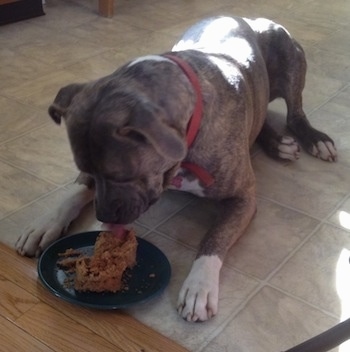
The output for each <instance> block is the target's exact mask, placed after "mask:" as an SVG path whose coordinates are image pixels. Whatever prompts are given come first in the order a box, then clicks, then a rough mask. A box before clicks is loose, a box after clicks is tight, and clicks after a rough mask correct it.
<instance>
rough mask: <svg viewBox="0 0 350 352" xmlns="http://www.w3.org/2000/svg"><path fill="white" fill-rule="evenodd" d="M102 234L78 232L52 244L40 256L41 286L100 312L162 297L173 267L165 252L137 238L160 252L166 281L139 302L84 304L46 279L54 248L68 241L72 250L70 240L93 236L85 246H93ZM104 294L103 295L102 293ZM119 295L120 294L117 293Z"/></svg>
mask: <svg viewBox="0 0 350 352" xmlns="http://www.w3.org/2000/svg"><path fill="white" fill-rule="evenodd" d="M100 232H103V230H92V231H83V232H78V233H74V234H70V235H68V236H64V237H61V238H60V239H58V240H57V241H55V242H53V243H51V245H50V246H48V247H47V248H46V249H45V250H44V251H43V253H42V254H41V255H40V257H39V259H38V263H37V273H38V277H39V280H40V282H41V284H42V285H43V286H44V287H45V288H46V289H48V291H49V292H51V293H52V294H53V295H55V296H56V297H58V298H60V299H62V300H64V301H66V302H68V303H71V304H74V305H78V306H82V307H87V308H94V309H98V310H117V309H126V308H130V307H132V306H134V305H136V304H142V303H145V302H148V301H149V300H151V299H153V298H155V297H156V296H158V295H160V294H161V293H162V292H163V291H164V290H165V289H166V287H167V286H168V285H169V282H170V278H171V273H172V270H171V265H170V262H169V259H168V258H167V256H166V255H165V254H164V252H163V251H161V250H160V249H159V248H158V247H157V246H156V245H154V244H153V243H151V242H150V241H148V240H146V239H144V238H142V237H139V236H136V239H137V241H138V244H139V245H140V243H146V244H147V245H148V246H150V247H151V248H152V249H153V250H156V251H157V252H158V254H159V255H160V256H162V259H163V261H162V263H161V264H162V267H163V266H164V267H163V270H164V271H165V280H164V281H163V282H161V284H160V286H159V287H158V288H157V290H154V291H153V292H151V293H149V294H148V295H146V296H142V295H140V299H139V300H133V301H131V302H125V303H116V304H105V305H104V304H101V303H96V304H95V303H89V302H84V301H81V300H79V299H74V298H73V297H72V296H71V295H68V294H65V291H64V289H62V291H60V290H58V289H57V287H55V286H54V285H51V284H50V283H49V282H48V280H47V279H46V278H45V275H44V274H43V270H42V263H43V261H44V260H45V259H46V256H47V255H48V254H49V253H50V251H52V248H54V247H56V246H58V245H59V244H62V243H64V242H66V241H68V246H67V248H72V246H69V240H70V239H72V238H74V237H75V238H76V237H78V236H80V237H83V236H85V237H87V236H93V237H94V240H93V242H91V243H89V244H86V243H85V246H93V245H94V243H95V240H96V237H97V236H98V234H99V233H100ZM83 246H84V244H83V245H82V247H83ZM101 294H103V293H101ZM116 294H118V293H116Z"/></svg>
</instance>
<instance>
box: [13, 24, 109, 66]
mask: <svg viewBox="0 0 350 352" xmlns="http://www.w3.org/2000/svg"><path fill="white" fill-rule="evenodd" d="M107 48H108V46H107V45H102V44H101V42H100V44H95V43H93V42H90V41H88V40H87V39H86V38H85V40H82V39H81V38H79V37H76V36H73V35H72V33H71V31H69V32H64V33H54V34H53V35H52V37H51V38H50V39H49V40H46V39H44V40H43V39H37V40H33V41H32V42H30V43H28V44H23V45H21V46H18V47H17V48H16V51H17V52H18V53H19V54H21V55H24V56H27V57H29V58H31V59H34V60H38V61H39V62H43V63H44V64H46V65H51V66H53V67H54V68H56V69H57V68H62V67H64V66H67V65H70V64H73V63H76V62H78V61H79V60H83V59H86V58H88V57H90V56H93V55H97V54H99V53H101V52H103V51H105V50H107Z"/></svg>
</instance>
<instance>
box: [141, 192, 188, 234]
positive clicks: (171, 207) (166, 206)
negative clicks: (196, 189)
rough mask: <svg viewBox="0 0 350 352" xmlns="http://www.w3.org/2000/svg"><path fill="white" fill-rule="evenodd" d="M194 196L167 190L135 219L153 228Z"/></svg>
mask: <svg viewBox="0 0 350 352" xmlns="http://www.w3.org/2000/svg"><path fill="white" fill-rule="evenodd" d="M193 199H194V197H193V196H191V195H190V194H187V193H181V192H173V191H169V192H166V193H164V194H163V195H162V196H161V198H160V199H159V201H158V202H157V203H155V204H154V205H152V207H151V208H150V209H149V210H148V211H147V212H146V213H145V214H143V215H141V217H140V218H139V219H138V220H137V222H138V223H140V224H142V225H145V226H147V227H149V228H154V227H155V226H157V225H158V224H159V223H160V222H162V221H164V220H165V219H167V218H168V217H170V216H171V215H173V214H174V213H175V212H177V211H179V210H180V209H182V208H183V207H185V206H186V204H188V203H190V202H191V201H193Z"/></svg>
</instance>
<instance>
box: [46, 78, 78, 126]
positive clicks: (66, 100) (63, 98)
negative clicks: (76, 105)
mask: <svg viewBox="0 0 350 352" xmlns="http://www.w3.org/2000/svg"><path fill="white" fill-rule="evenodd" d="M84 87H85V84H78V83H74V84H70V85H68V86H66V87H63V88H61V89H60V90H59V92H58V93H57V95H56V98H55V100H54V102H53V103H52V104H51V106H50V107H49V115H50V116H51V118H52V119H53V120H54V121H55V122H56V123H57V124H58V125H59V124H60V123H61V119H62V117H64V115H65V113H66V112H67V109H68V107H69V105H70V104H71V102H72V100H73V98H74V97H75V96H76V94H78V93H79V92H81V91H82V90H83V88H84Z"/></svg>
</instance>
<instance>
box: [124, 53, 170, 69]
mask: <svg viewBox="0 0 350 352" xmlns="http://www.w3.org/2000/svg"><path fill="white" fill-rule="evenodd" d="M143 61H159V62H161V61H166V62H170V63H172V64H174V65H175V62H173V61H172V60H170V59H168V58H166V57H163V56H160V55H146V56H141V57H139V58H137V59H135V60H133V61H131V62H130V64H129V65H128V67H130V66H133V65H136V64H138V63H139V62H143Z"/></svg>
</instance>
